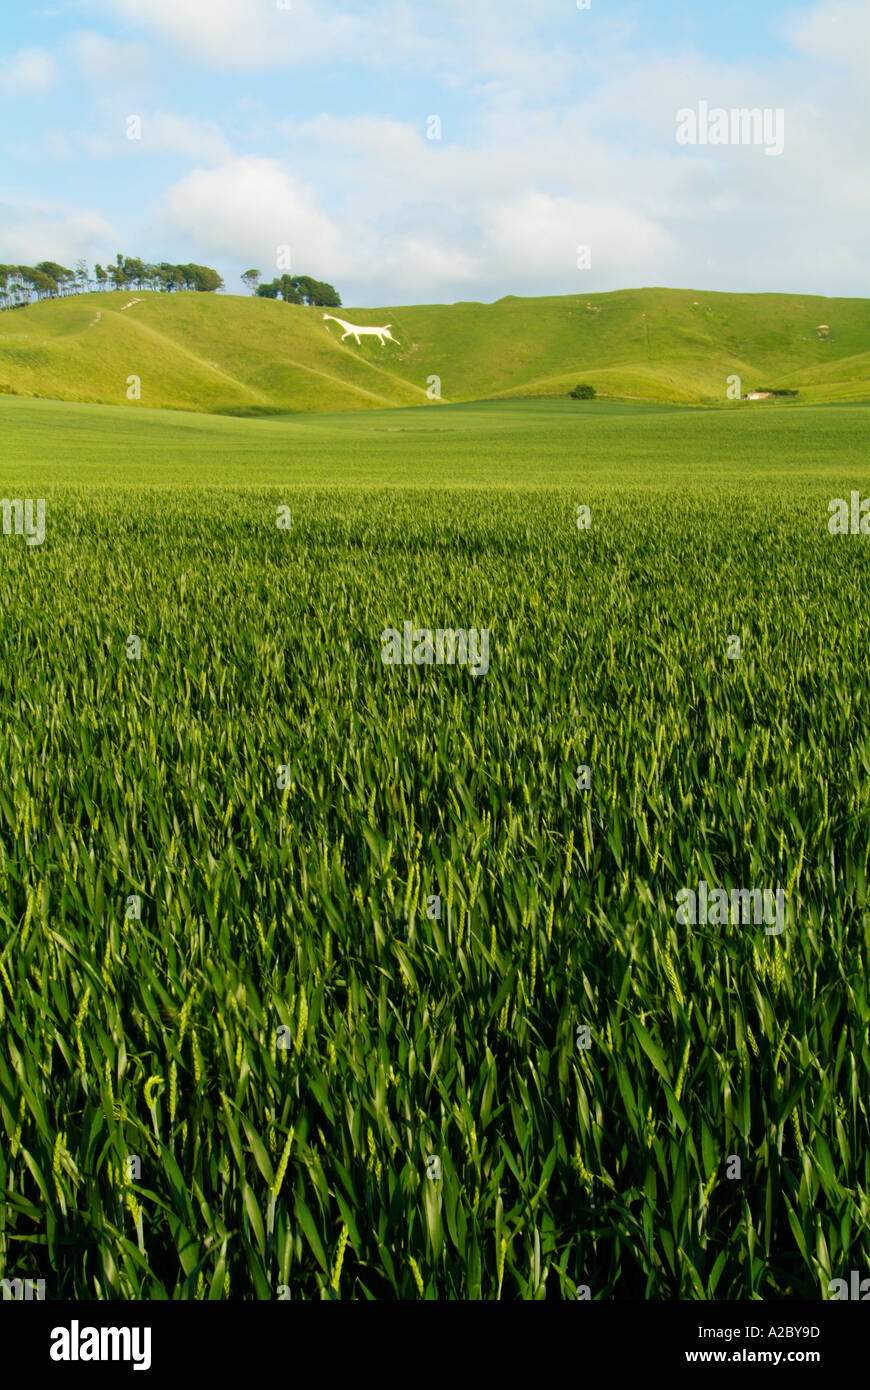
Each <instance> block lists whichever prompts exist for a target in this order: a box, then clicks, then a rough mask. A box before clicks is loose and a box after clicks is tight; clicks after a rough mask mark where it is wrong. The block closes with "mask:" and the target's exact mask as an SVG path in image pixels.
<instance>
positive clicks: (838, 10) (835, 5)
mask: <svg viewBox="0 0 870 1390" xmlns="http://www.w3.org/2000/svg"><path fill="white" fill-rule="evenodd" d="M788 33H789V37H790V38H791V40H792V43H794V44H795V46H796V47H797V48H800V49H801V50H802V51H803V52H804V53H808V54H809V55H810V57H812V58H818V59H821V60H822V61H823V62H833V63H840V64H843V65H844V66H845V67H850V68H857V69H858V71H859V72H861V73H864V74H870V5H868V3H867V0H822V3H821V4H818V5H816V7H815V9H813V10H811V11H810V12H809V13H808V14H803V15H799V16H795V18H794V19H793V20H792V22H791V24H790V25H789V26H788Z"/></svg>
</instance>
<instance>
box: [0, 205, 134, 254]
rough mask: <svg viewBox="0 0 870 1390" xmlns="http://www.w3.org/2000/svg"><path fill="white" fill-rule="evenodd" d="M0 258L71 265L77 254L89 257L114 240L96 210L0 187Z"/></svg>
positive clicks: (109, 227) (110, 231)
mask: <svg viewBox="0 0 870 1390" xmlns="http://www.w3.org/2000/svg"><path fill="white" fill-rule="evenodd" d="M0 224H2V226H3V259H5V260H6V261H7V262H10V263H11V264H13V265H35V264H36V263H37V262H38V261H48V260H51V261H60V262H61V264H63V265H67V266H72V265H74V264H75V262H76V260H77V259H78V258H79V257H80V256H84V257H85V258H86V259H91V258H92V257H93V256H94V255H97V256H99V255H100V254H101V252H102V248H103V247H105V246H106V245H108V244H112V243H114V241H115V240H116V235H115V231H114V229H113V228H112V226H111V225H110V223H109V222H107V221H106V219H105V218H104V217H103V216H102V215H101V214H100V213H98V212H92V211H88V210H86V209H82V208H74V207H69V206H64V205H62V204H58V203H52V202H49V201H45V200H41V199H34V198H32V197H31V196H30V195H29V194H21V193H17V192H11V191H4V190H3V189H0Z"/></svg>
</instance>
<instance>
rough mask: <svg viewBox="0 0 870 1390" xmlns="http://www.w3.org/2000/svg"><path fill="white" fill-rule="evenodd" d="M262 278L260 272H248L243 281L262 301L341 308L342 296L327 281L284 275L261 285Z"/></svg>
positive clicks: (307, 276) (304, 276)
mask: <svg viewBox="0 0 870 1390" xmlns="http://www.w3.org/2000/svg"><path fill="white" fill-rule="evenodd" d="M262 278H263V277H262V274H261V272H260V271H259V270H246V271H245V273H244V275H243V276H242V281H243V283H244V284H246V285H247V286H248V289H249V290H250V291H251V293H252V294H257V295H259V296H260V298H261V299H278V298H280V299H283V300H284V302H285V304H318V305H323V306H324V307H326V308H327V309H339V308H340V307H341V295H340V294H339V293H338V291H337V290H336V289H335V287H334V286H333V285H329V284H327V283H326V281H325V280H312V278H311V276H310V275H282V276H280V278H279V279H276V280H270V281H269V283H268V284H261V283H260V281H261V280H262Z"/></svg>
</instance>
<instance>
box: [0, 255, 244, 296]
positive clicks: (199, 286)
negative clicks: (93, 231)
mask: <svg viewBox="0 0 870 1390" xmlns="http://www.w3.org/2000/svg"><path fill="white" fill-rule="evenodd" d="M223 288H224V282H223V279H222V278H221V276H220V275H219V274H218V272H217V271H216V270H212V268H211V266H207V265H193V264H191V265H170V263H169V262H168V261H161V262H160V264H159V265H149V264H148V263H147V262H146V261H142V260H139V258H138V257H137V256H121V255H118V256H116V257H115V264H114V265H109V266H107V267H106V268H104V267H103V266H101V265H99V264H97V265H95V266H94V273H93V275H91V273H90V270H89V268H88V263H87V261H84V260H81V261H77V262H76V268H75V270H70V269H69V267H68V266H65V265H59V264H58V263H57V261H40V262H39V264H38V265H34V266H31V265H0V305H2V307H3V308H4V309H9V308H15V307H16V306H17V305H19V304H30V303H31V302H32V301H33V300H34V299H56V298H57V297H58V296H63V295H68V294H83V293H85V292H87V291H88V290H105V289H112V290H126V289H137V290H163V291H164V292H165V293H167V294H169V293H171V292H172V291H173V290H198V291H201V292H206V293H213V292H214V291H215V290H222V289H223Z"/></svg>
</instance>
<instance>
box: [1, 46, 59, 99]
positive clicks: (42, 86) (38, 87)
mask: <svg viewBox="0 0 870 1390" xmlns="http://www.w3.org/2000/svg"><path fill="white" fill-rule="evenodd" d="M56 81H57V64H56V63H55V61H54V59H53V58H52V56H51V54H50V53H46V51H45V49H44V48H23V49H22V50H21V51H20V53H16V54H15V56H14V57H13V58H10V59H9V60H8V61H7V62H6V63H4V64H3V66H2V67H0V91H4V92H8V93H9V94H10V95H12V96H17V95H24V94H26V93H28V92H47V91H50V89H51V88H52V87H53V86H54V84H55V82H56Z"/></svg>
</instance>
